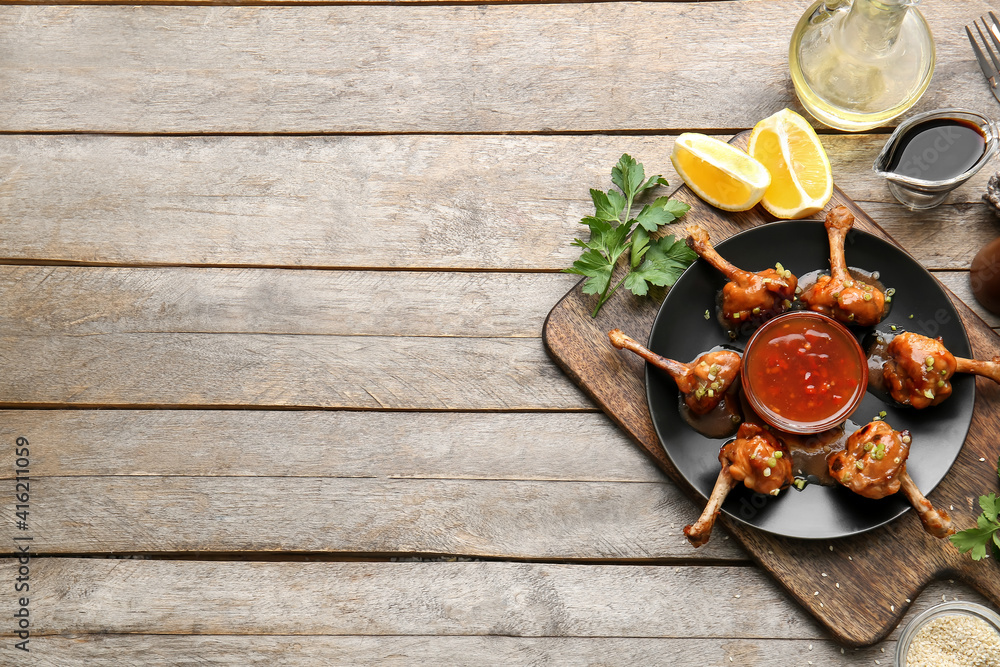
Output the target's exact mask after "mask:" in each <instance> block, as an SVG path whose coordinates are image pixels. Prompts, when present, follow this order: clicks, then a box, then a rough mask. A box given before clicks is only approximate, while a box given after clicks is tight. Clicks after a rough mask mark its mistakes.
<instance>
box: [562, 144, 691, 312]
mask: <svg viewBox="0 0 1000 667" xmlns="http://www.w3.org/2000/svg"><path fill="white" fill-rule="evenodd" d="M611 182H612V183H613V184H614V185H616V186H617V187H618V190H615V189H611V190H608V191H607V192H603V191H601V190H594V189H592V190H591V191H590V197H591V199H593V200H594V215H591V216H587V217H585V218H583V219H582V220H581V221H580V222H581V223H583V224H585V225H587V227H589V228H590V240H589V241H586V242H584V241H581V240H580V239H576V240H574V241H573V245H575V246H579V247H581V248H583V249H584V250H583V253H582V254H581V255H580V259H578V260H576V261H575V262H573V266H572V267H571V268H568V269H563V270H564V271H565V272H566V273H576V274H578V275H581V276H586V277H587V280H585V281H584V283H583V293H584V294H597V295H599V296H598V299H597V306H596V307H595V308H594V312H592V313H591V314H590V315H591V317H597V313H598V312H600V310H601V306H603V305H604V304H605V302H607V300H608V299H610V298H611V296H612V295H613V294H614V293H615V292H617V291H618V288H619V287H621V286H622V285H625V287H626V289H628V290H630V291H631V292H632V293H633V294H635V295H636V296H645V295H646V294H647V293H648V292H649V286H650V285H656V286H658V287H669V286H671V285H673V284H674V282H676V281H677V278H678V277H680V275H681V273H683V272H684V269H686V268H687V267H688V266H689V265H690V264H691V262H693V261H694V260H695V259H696V258H697V255H696V254H695V253H694V252H693V251H692V250H691V249H690V248H688V247H687V245H686V244H685V243H684V241H683V240H682V239H675V238H674V237H673V236H672V235H671V236H663V237H661V238H659V239H653V238H652V237H651V236H650V234H652V233H654V232H656V231H657V230H658V229H659V228H660V227H662V226H663V225H667V224H670V223H671V222H674V221H675V220H677V219H678V218H680V217H681V216H683V215H684V214H685V213H687V211H688V209H689V208H691V207H690V206H688V205H687V204H685V203H684V202H680V201H677V200H675V199H670V198H669V197H658V198H657V199H655V200H654V201H653V202H652V203H651V204H646V205H645V206H643V207H642V209H641V210H640V211H639V214H638V215H637V216H636V217H634V218H632V217H630V216H631V214H632V204H633V202H634V201H635V199H636V197H637V196H638V195H639V194H641V193H643V192H645V191H646V190H649V189H650V188H655V187H656V186H658V185H669V184H668V183H667V181H666V180H664V178H663V176H660V175H659V174H658V175H656V176H650V177H649V178H648V179H647V178H646V171H645V169H644V168H643V166H642V164H641V163H639V162H636V161H635V160H634V159H633V158H632V156H630V155H628V154H627V153H626V154H624V155H622V157H621V159H620V160H619V161H618V164H617V165H615V167H614V168H612V170H611ZM625 253H628V255H629V261H628V265H627V268H628V271H627V272H626V274H625V276H624V277H623V278H622V279H621V280H619V281H618V283H617V284H616V285H614V287H612V285H611V274H612V273H613V272H614V269H615V266H616V265H617V264H618V260H619V259H621V257H622V256H623V255H625Z"/></svg>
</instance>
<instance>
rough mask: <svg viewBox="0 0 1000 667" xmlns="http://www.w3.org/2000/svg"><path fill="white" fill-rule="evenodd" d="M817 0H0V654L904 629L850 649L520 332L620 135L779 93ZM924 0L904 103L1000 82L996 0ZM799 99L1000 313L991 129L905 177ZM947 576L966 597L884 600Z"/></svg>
mask: <svg viewBox="0 0 1000 667" xmlns="http://www.w3.org/2000/svg"><path fill="white" fill-rule="evenodd" d="M808 4H809V3H808V2H805V1H801V0H794V1H792V0H773V1H771V0H767V1H759V2H736V1H731V2H725V1H723V2H703V3H673V2H660V3H624V2H611V3H565V4H519V3H513V2H494V3H487V4H481V3H479V4H473V3H464V2H461V1H459V2H452V3H443V4H442V3H437V2H430V1H428V2H421V1H416V2H406V3H394V2H393V3H386V2H363V1H357V2H354V1H351V0H348V1H346V2H331V3H326V4H323V3H320V4H314V3H311V2H301V3H299V2H294V1H282V2H275V3H273V4H272V3H269V2H266V1H265V2H254V3H252V4H249V3H248V4H247V5H245V6H240V5H239V4H236V3H233V4H227V5H226V6H206V5H202V4H199V3H195V2H191V3H185V2H179V3H173V2H171V3H170V4H152V3H151V4H145V5H137V6H126V5H118V4H114V3H102V2H86V1H84V2H74V3H73V4H49V3H46V4H34V3H31V2H29V3H26V4H17V5H11V4H7V5H4V6H2V7H0V368H2V369H3V370H2V373H0V378H2V381H0V408H2V410H0V433H2V435H0V443H2V447H0V478H2V479H0V485H2V494H0V497H2V506H3V508H4V512H5V519H4V521H3V522H2V528H0V530H2V535H0V545H2V546H0V551H2V554H3V557H2V558H0V591H2V593H0V610H2V613H0V619H4V620H0V641H2V644H0V663H2V664H5V665H6V664H12V665H19V664H34V665H58V666H63V665H77V664H80V665H124V664H199V665H200V664H225V665H254V664H261V665H263V664H268V665H270V664H292V665H313V664H314V665H326V664H345V665H385V664H399V665H413V664H470V665H485V664H621V665H641V664H670V665H695V666H701V665H732V664H736V665H744V666H746V665H750V666H758V665H761V666H762V665H806V664H816V665H868V664H882V665H888V664H891V660H892V658H891V654H892V652H893V650H894V647H895V641H896V638H897V636H898V633H899V631H898V629H897V630H896V631H895V632H893V633H892V634H891V635H890V637H889V639H888V640H886V641H885V642H883V643H881V644H878V645H875V646H872V647H867V648H861V649H853V648H844V647H841V646H838V645H837V644H836V643H834V642H833V641H832V640H831V639H830V637H829V635H828V634H827V633H826V631H824V630H823V629H822V628H821V627H820V626H819V625H818V624H817V623H816V622H815V621H814V620H813V619H812V618H811V617H810V616H808V615H807V614H806V613H805V612H804V611H802V610H801V609H800V608H799V607H798V606H797V605H796V604H795V603H794V602H793V601H792V600H791V599H790V598H789V597H788V596H787V595H786V594H785V593H784V591H783V590H782V589H781V588H779V587H778V586H777V585H776V584H775V583H774V582H773V581H772V580H771V579H770V578H769V576H768V575H766V574H765V573H763V572H762V571H760V570H759V569H757V568H756V567H755V566H754V565H753V564H752V563H751V561H750V560H749V558H748V556H747V554H746V553H745V552H744V551H743V550H742V549H741V548H739V547H737V546H736V545H735V544H734V543H733V541H732V540H729V539H728V538H727V536H726V535H725V532H724V531H723V530H721V529H719V532H718V533H717V534H716V535H715V537H714V539H713V540H712V541H711V542H710V543H709V545H707V546H706V547H703V548H701V549H698V550H694V549H692V548H691V547H690V546H689V545H688V544H687V542H686V541H685V540H684V538H683V536H682V535H681V532H680V529H681V527H682V526H683V525H684V524H686V523H689V522H690V521H691V520H692V519H693V518H694V517H695V516H696V515H697V513H698V510H699V508H698V507H697V506H695V505H694V504H693V503H691V502H690V501H689V500H688V499H687V497H686V496H685V495H684V494H683V493H682V492H681V491H680V490H678V489H677V488H676V487H675V486H674V485H673V484H672V483H671V482H669V481H668V480H666V478H665V477H664V475H663V474H662V473H660V472H659V471H658V469H657V468H656V467H655V466H654V465H653V464H652V463H651V462H650V461H649V460H647V458H646V457H645V456H644V455H643V454H642V453H641V452H640V451H639V449H638V448H637V447H636V446H635V445H634V443H632V442H631V441H630V440H629V439H628V438H626V437H625V436H624V435H623V434H622V433H621V432H620V431H618V430H617V429H616V428H615V426H614V425H613V424H612V423H611V422H610V421H609V420H608V419H607V417H605V415H604V414H603V413H601V412H600V411H599V410H597V409H596V408H595V407H594V405H593V403H591V402H590V401H589V400H588V399H587V398H586V397H585V396H584V395H583V393H582V392H581V391H580V390H579V389H578V388H577V387H576V386H575V385H574V384H573V383H572V382H570V381H569V380H568V379H567V378H566V377H565V376H564V375H563V373H562V372H561V371H560V370H559V369H558V368H557V367H556V366H555V364H554V363H553V362H552V361H551V360H550V359H549V358H548V356H547V355H546V353H545V350H544V348H543V345H542V341H541V331H542V325H543V321H544V318H545V315H546V314H547V313H548V311H549V310H550V309H551V308H552V307H553V305H554V304H555V303H556V302H557V301H558V300H559V298H560V297H561V296H562V295H563V294H565V293H566V292H567V291H568V290H570V289H571V288H573V286H574V285H575V284H576V282H577V277H575V276H572V275H568V274H564V273H561V272H560V270H561V269H562V268H564V267H566V266H568V265H569V264H570V263H571V262H572V261H573V259H574V258H575V257H576V256H577V255H578V249H575V248H573V247H572V246H570V242H571V241H572V239H573V238H574V237H575V236H577V235H579V234H580V233H581V229H583V228H582V227H581V226H580V225H579V222H578V221H579V219H580V218H581V217H582V216H583V215H586V214H587V212H588V208H589V207H590V206H591V204H590V200H589V195H588V189H589V188H591V187H604V188H607V187H609V185H610V184H609V182H608V181H609V173H610V168H611V166H612V165H613V164H614V163H615V161H616V160H617V159H618V157H619V156H620V155H621V154H622V153H623V152H628V153H630V154H631V155H633V156H635V157H636V158H637V159H638V160H639V161H641V162H643V163H644V164H645V165H646V168H647V171H648V172H649V173H662V174H664V176H665V177H666V178H667V179H668V180H669V181H671V183H672V185H677V184H679V183H680V181H679V178H678V177H677V175H676V173H675V172H674V171H673V169H672V167H671V165H670V161H669V154H670V151H671V148H672V146H673V141H674V138H675V137H676V135H677V134H678V133H680V132H682V131H685V130H697V131H703V132H706V133H709V134H716V135H720V136H722V137H723V138H728V137H729V136H731V135H732V134H733V133H735V132H737V131H740V130H742V129H746V128H749V127H752V126H753V124H754V123H755V122H756V121H757V120H759V119H761V118H763V117H765V116H767V115H769V114H771V113H773V112H775V111H777V110H779V109H781V108H783V107H786V106H787V107H791V108H793V109H796V110H799V111H801V106H800V105H799V104H798V101H797V99H796V98H795V95H794V91H793V90H792V85H791V82H790V79H789V76H788V70H787V55H786V54H787V46H788V40H789V37H790V34H791V31H792V28H793V26H794V25H795V22H796V21H797V19H798V17H799V16H800V15H801V14H802V12H803V11H804V9H805V8H806V6H807V5H808ZM921 8H922V10H923V12H924V15H925V16H926V18H927V20H928V21H929V23H930V25H931V27H932V30H933V32H934V35H935V38H936V41H937V54H938V64H937V70H936V73H935V75H934V79H933V81H932V82H931V86H930V88H929V90H928V91H927V93H926V95H925V96H924V98H923V99H922V100H921V101H920V103H919V105H918V106H917V107H916V109H915V111H920V110H927V109H933V108H939V107H945V106H963V107H971V108H973V109H978V110H981V111H985V112H986V113H988V114H991V115H993V116H1000V106H998V104H997V102H996V101H995V100H994V99H993V97H992V96H991V95H990V94H989V92H988V89H987V86H986V84H985V82H984V80H983V77H982V75H981V73H980V71H979V68H978V66H977V64H976V61H975V59H974V57H973V54H972V51H971V49H970V48H969V45H968V42H967V40H966V37H965V34H964V30H963V27H964V26H965V25H966V24H970V23H971V22H972V20H973V18H975V17H978V16H980V15H982V14H984V13H986V12H987V11H988V10H989V9H991V8H993V7H991V3H988V2H985V1H982V0H925V2H924V3H923V4H922V5H921ZM821 132H823V134H822V137H823V141H824V144H825V146H826V149H827V151H828V153H829V155H830V160H831V163H832V165H833V171H834V176H835V179H836V181H837V183H838V185H839V186H840V187H841V188H842V189H843V190H844V191H845V193H847V195H849V196H850V197H851V198H852V199H854V200H855V201H857V202H858V203H859V205H860V206H862V208H864V210H866V211H867V212H868V213H869V214H870V215H871V216H872V217H873V218H874V219H875V220H876V221H877V222H878V223H879V224H881V225H882V226H883V227H884V228H885V229H886V230H887V231H888V232H889V233H890V234H892V235H893V236H894V237H895V238H896V239H897V240H898V241H899V242H900V243H902V245H903V246H904V247H905V248H906V249H907V250H908V251H909V252H910V253H912V254H913V255H914V256H915V257H916V258H917V259H918V260H919V261H920V262H921V263H922V264H923V265H925V266H926V267H928V268H929V269H931V270H933V271H934V272H935V275H937V277H938V278H940V280H941V281H942V282H943V283H944V284H945V285H947V286H948V287H950V288H951V289H952V290H953V291H954V292H955V293H956V294H958V295H959V296H960V297H962V298H963V300H965V301H966V302H967V303H968V304H969V305H970V306H972V307H973V308H975V309H977V312H979V313H981V314H982V315H983V317H984V318H986V319H987V322H989V323H990V325H991V326H994V327H997V326H1000V318H997V317H995V316H992V315H988V314H986V313H984V312H983V311H982V309H980V308H979V307H978V305H977V304H976V303H975V301H974V300H973V299H972V297H971V295H970V291H969V286H968V284H969V279H968V267H969V263H970V261H971V259H972V257H973V255H974V254H975V252H976V251H977V250H978V249H979V248H980V247H981V246H982V245H984V244H985V243H986V242H987V241H989V240H991V239H993V238H994V237H996V236H998V235H1000V219H998V218H997V217H995V216H994V215H993V214H992V212H991V211H990V210H989V209H988V208H987V207H986V205H984V204H983V203H982V201H981V200H980V196H981V194H982V193H983V191H984V190H985V184H986V180H987V177H988V175H989V174H990V173H992V172H993V171H994V169H995V168H996V167H997V165H996V164H993V165H990V167H988V168H987V169H986V170H984V171H983V172H982V173H981V174H980V175H979V176H977V177H976V178H974V179H972V181H970V182H969V183H968V184H967V185H965V186H963V187H961V188H959V189H958V190H957V191H956V192H955V193H954V195H953V197H952V198H951V199H950V200H949V201H948V202H947V203H946V204H945V205H943V206H941V207H939V208H937V209H934V210H932V211H930V212H924V213H913V212H910V211H907V210H906V209H904V208H903V207H901V206H900V205H899V204H897V203H896V202H895V201H894V200H893V199H892V197H891V195H890V194H889V192H888V191H887V189H886V188H885V186H884V184H883V183H882V182H880V181H879V179H878V178H877V177H876V176H875V175H874V174H873V173H872V171H871V163H872V161H873V159H874V156H875V154H876V153H877V152H878V150H879V149H880V148H881V146H882V144H883V143H884V141H885V139H886V129H885V128H883V129H882V130H880V131H876V132H871V133H865V134H856V135H846V134H842V133H837V132H831V131H828V130H821ZM22 450H28V451H27V452H24V451H22ZM19 470H29V471H30V472H28V473H25V472H21V473H20V476H23V477H30V491H29V493H28V495H27V496H24V497H18V496H17V495H16V494H17V493H21V492H22V490H21V489H18V488H17V487H16V484H17V480H16V479H15V477H17V476H18V474H19V473H18V471H19ZM989 490H990V489H984V490H983V492H984V493H985V492H986V491H989ZM18 505H22V506H23V505H27V507H26V508H25V507H18ZM962 509H963V508H958V510H959V511H957V512H956V517H955V518H956V519H957V521H958V522H959V524H961V525H962V526H970V525H972V524H973V523H974V521H975V517H974V515H973V514H972V512H970V511H962ZM18 511H23V512H26V513H25V514H23V515H22V516H21V517H17V516H16V513H17V512H18ZM22 521H23V523H19V522H22ZM25 548H27V549H28V550H29V554H30V556H31V557H30V558H29V557H25V556H20V562H19V556H18V550H19V549H20V550H23V549H25ZM900 548H906V547H905V545H900ZM981 565H982V567H984V568H992V567H996V566H995V564H993V563H992V562H990V561H987V562H983V563H982V564H981ZM889 566H890V567H891V564H890V565H889ZM21 584H28V585H29V586H30V590H25V589H23V588H17V587H18V586H20V585H21ZM18 591H20V592H18ZM942 599H947V600H952V599H968V600H978V599H981V598H979V596H978V595H977V594H976V593H974V592H973V591H971V590H970V589H969V588H967V587H964V586H963V585H960V584H958V583H954V582H949V581H940V582H936V583H934V584H932V585H931V586H930V587H928V588H927V589H926V590H925V591H924V592H923V593H922V594H921V596H920V598H919V599H918V600H915V601H914V602H915V604H914V606H913V608H912V609H911V611H910V613H909V615H908V616H907V618H909V617H910V616H912V615H913V614H915V613H917V612H919V611H921V610H922V609H925V608H927V607H929V606H931V605H933V604H934V603H935V602H940V601H941V600H942ZM23 609H27V610H28V611H27V612H24V613H22V612H21V610H23ZM15 614H21V618H24V616H25V615H27V617H28V618H29V619H30V620H29V622H28V629H27V630H26V631H25V630H23V629H22V628H21V627H20V626H19V618H17V617H16V616H15ZM18 632H23V633H24V634H22V636H20V637H19V636H18ZM28 633H30V634H28ZM25 639H27V643H26V644H24V643H23V642H24V641H25ZM22 648H28V649H30V652H25V651H23V650H21V649H22Z"/></svg>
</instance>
